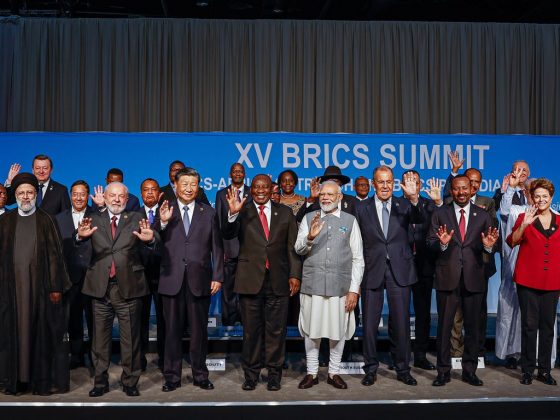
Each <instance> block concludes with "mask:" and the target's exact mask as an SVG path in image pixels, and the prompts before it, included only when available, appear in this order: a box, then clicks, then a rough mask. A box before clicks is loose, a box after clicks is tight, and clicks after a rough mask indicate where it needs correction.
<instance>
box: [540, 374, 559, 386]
mask: <svg viewBox="0 0 560 420" xmlns="http://www.w3.org/2000/svg"><path fill="white" fill-rule="evenodd" d="M537 381H539V382H542V383H543V384H547V385H557V383H556V379H554V378H553V377H552V375H551V374H550V373H548V372H547V373H539V374H538V375H537Z"/></svg>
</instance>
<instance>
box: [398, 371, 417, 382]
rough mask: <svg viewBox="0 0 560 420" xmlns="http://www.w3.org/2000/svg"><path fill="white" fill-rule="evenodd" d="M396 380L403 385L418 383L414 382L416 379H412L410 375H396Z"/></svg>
mask: <svg viewBox="0 0 560 420" xmlns="http://www.w3.org/2000/svg"><path fill="white" fill-rule="evenodd" d="M397 380H398V381H401V382H402V383H403V384H405V385H418V382H416V379H414V378H413V377H412V375H411V374H410V373H403V374H402V375H397Z"/></svg>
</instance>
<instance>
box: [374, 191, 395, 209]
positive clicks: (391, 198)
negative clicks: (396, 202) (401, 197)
mask: <svg viewBox="0 0 560 420" xmlns="http://www.w3.org/2000/svg"><path fill="white" fill-rule="evenodd" d="M374 200H375V203H376V204H378V205H380V206H382V205H383V203H384V202H383V201H381V200H380V199H379V197H378V196H377V194H375V196H374ZM392 201H393V196H391V197H389V199H388V200H387V201H385V202H386V203H387V204H388V205H389V207H391V202H392Z"/></svg>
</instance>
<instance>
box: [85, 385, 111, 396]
mask: <svg viewBox="0 0 560 420" xmlns="http://www.w3.org/2000/svg"><path fill="white" fill-rule="evenodd" d="M107 392H109V385H105V386H95V387H93V388H92V390H91V391H89V396H90V397H93V398H95V397H102V396H103V394H106V393H107Z"/></svg>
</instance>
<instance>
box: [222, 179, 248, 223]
mask: <svg viewBox="0 0 560 420" xmlns="http://www.w3.org/2000/svg"><path fill="white" fill-rule="evenodd" d="M226 200H227V202H228V206H229V214H230V215H232V216H233V215H234V214H237V213H239V212H240V211H241V209H242V208H243V205H244V204H245V202H246V201H247V197H243V199H242V200H241V201H239V200H238V199H237V194H236V193H235V189H234V188H233V186H231V187H230V188H229V189H228V190H227V191H226Z"/></svg>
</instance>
